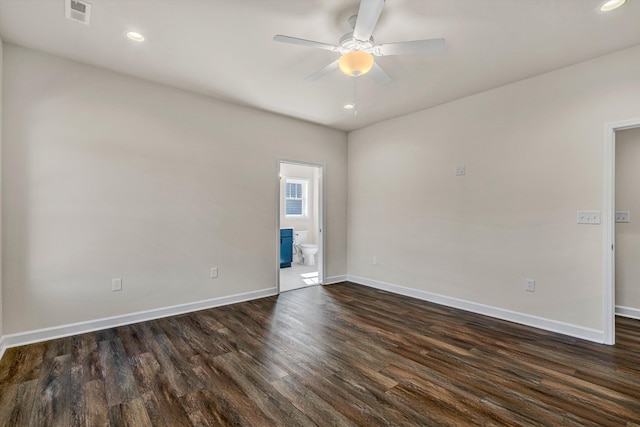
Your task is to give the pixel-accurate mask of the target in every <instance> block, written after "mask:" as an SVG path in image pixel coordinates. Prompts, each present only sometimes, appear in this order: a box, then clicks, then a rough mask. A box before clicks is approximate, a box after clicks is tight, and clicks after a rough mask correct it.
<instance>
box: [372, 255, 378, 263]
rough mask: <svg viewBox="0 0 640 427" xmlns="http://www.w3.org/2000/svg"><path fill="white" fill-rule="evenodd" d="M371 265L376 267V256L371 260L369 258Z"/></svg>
mask: <svg viewBox="0 0 640 427" xmlns="http://www.w3.org/2000/svg"><path fill="white" fill-rule="evenodd" d="M371 264H373V265H378V257H377V256H374V257H373V258H371Z"/></svg>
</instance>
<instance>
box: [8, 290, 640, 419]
mask: <svg viewBox="0 0 640 427" xmlns="http://www.w3.org/2000/svg"><path fill="white" fill-rule="evenodd" d="M617 341H618V343H617V344H616V345H615V346H614V347H608V346H603V345H597V344H593V343H588V342H585V341H581V340H577V339H571V338H567V337H564V336H561V335H557V334H553V333H549V332H544V331H540V330H536V329H532V328H527V327H524V326H519V325H515V324H512V323H508V322H502V321H499V320H495V319H491V318H487V317H483V316H479V315H474V314H470V313H467V312H464V311H459V310H455V309H450V308H447V307H441V306H437V305H434V304H429V303H426V302H423V301H418V300H414V299H410V298H406V297H402V296H398V295H394V294H390V293H386V292H382V291H377V290H373V289H369V288H365V287H362V286H358V285H353V284H340V285H332V286H328V287H312V288H305V289H301V290H297V291H291V292H287V293H284V294H281V295H280V296H278V297H271V298H265V299H261V300H257V301H252V302H246V303H241V304H235V305H232V306H226V307H219V308H214V309H210V310H204V311H200V312H197V313H192V314H188V315H182V316H177V317H172V318H167V319H161V320H155V321H150V322H144V323H139V324H135V325H130V326H123V327H119V328H114V329H109V330H104V331H99V332H95V333H88V334H83V335H78V336H74V337H69V338H63V339H58V340H53V341H48V342H45V343H39V344H33V345H28V346H23V347H18V348H12V349H9V350H7V352H6V354H5V356H4V357H3V359H2V362H0V425H2V426H49V425H56V426H76V425H84V426H108V425H111V426H125V425H130V426H146V425H156V426H171V427H174V426H191V425H194V426H224V425H244V426H313V425H319V426H329V425H335V426H353V425H359V426H381V425H394V426H401V425H408V426H409V425H410V426H430V425H434V426H435V425H437V426H441V425H453V426H464V425H536V426H537V425H547V426H560V425H569V426H637V425H640V321H634V320H629V319H618V320H617Z"/></svg>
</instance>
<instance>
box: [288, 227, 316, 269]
mask: <svg viewBox="0 0 640 427" xmlns="http://www.w3.org/2000/svg"><path fill="white" fill-rule="evenodd" d="M293 235H294V238H293V245H294V246H295V248H296V251H297V252H298V256H300V255H302V256H301V258H299V259H300V261H301V262H300V263H301V264H304V265H316V257H315V255H316V254H317V253H318V245H313V244H311V243H307V238H308V237H307V236H308V232H307V231H303V230H300V231H295V232H294V233H293Z"/></svg>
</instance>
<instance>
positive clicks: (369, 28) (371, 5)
mask: <svg viewBox="0 0 640 427" xmlns="http://www.w3.org/2000/svg"><path fill="white" fill-rule="evenodd" d="M383 7H384V0H360V9H359V10H358V18H357V19H356V26H355V28H354V29H353V37H354V38H356V39H357V40H362V41H368V40H369V39H370V38H371V35H372V34H373V30H374V29H375V28H376V24H377V23H378V19H379V18H380V14H381V13H382V8H383Z"/></svg>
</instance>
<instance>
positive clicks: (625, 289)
mask: <svg viewBox="0 0 640 427" xmlns="http://www.w3.org/2000/svg"><path fill="white" fill-rule="evenodd" d="M639 189H640V128H636V129H629V130H624V131H620V132H616V210H618V211H629V212H630V216H631V222H629V223H616V284H615V286H616V306H618V307H624V308H625V309H626V311H627V312H628V314H631V315H635V316H636V317H639V318H640V262H639V261H640V191H638V190H639Z"/></svg>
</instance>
